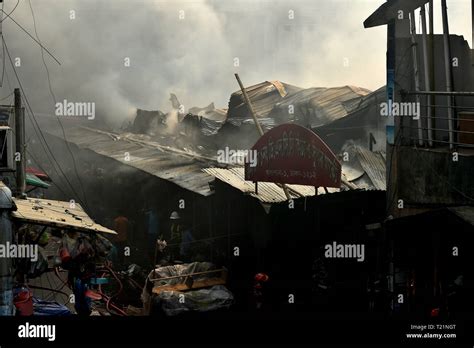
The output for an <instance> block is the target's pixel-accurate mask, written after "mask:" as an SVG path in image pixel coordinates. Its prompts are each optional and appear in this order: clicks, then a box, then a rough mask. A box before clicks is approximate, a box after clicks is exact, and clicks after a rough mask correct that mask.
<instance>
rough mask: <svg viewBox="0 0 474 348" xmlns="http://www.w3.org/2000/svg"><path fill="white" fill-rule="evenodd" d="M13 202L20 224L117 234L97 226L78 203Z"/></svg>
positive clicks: (20, 200)
mask: <svg viewBox="0 0 474 348" xmlns="http://www.w3.org/2000/svg"><path fill="white" fill-rule="evenodd" d="M13 201H14V202H15V204H16V206H17V210H16V211H12V217H13V219H14V220H17V221H20V222H24V223H29V224H34V225H41V226H49V227H55V228H61V229H68V230H73V231H78V232H99V233H109V234H117V233H116V232H114V231H113V230H111V229H108V228H106V227H104V226H102V225H99V224H96V223H95V222H94V221H93V220H92V219H91V218H90V217H89V216H88V215H87V213H86V212H85V211H84V210H83V209H82V207H81V206H80V205H79V204H78V203H74V204H71V203H70V202H62V201H54V200H49V199H39V198H26V199H20V198H13Z"/></svg>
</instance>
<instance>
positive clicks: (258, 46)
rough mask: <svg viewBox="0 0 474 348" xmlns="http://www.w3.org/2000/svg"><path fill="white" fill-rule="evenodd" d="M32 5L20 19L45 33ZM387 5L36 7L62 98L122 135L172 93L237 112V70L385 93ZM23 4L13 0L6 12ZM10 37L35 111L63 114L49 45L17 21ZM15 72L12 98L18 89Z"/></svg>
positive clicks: (364, 0) (139, 1)
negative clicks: (380, 13) (375, 22)
mask: <svg viewBox="0 0 474 348" xmlns="http://www.w3.org/2000/svg"><path fill="white" fill-rule="evenodd" d="M28 1H29V0H22V1H20V4H19V6H18V8H17V9H16V10H15V12H14V13H13V14H12V16H13V17H14V18H15V20H17V21H18V22H19V23H20V24H22V25H23V26H24V27H25V28H26V29H27V30H28V31H29V32H30V33H32V34H33V35H34V28H33V20H32V15H31V11H30V7H29V3H28ZM383 2H384V1H383V0H371V1H368V0H359V1H354V0H336V1H314V0H300V1H273V0H272V1H270V0H236V1H224V0H215V1H194V0H193V1H185V0H182V1H172V0H161V1H154V0H127V1H123V0H113V1H112V0H96V1H93V0H61V1H57V0H41V1H39V0H31V3H32V6H33V9H34V12H35V17H36V24H37V30H38V34H39V36H40V39H41V41H42V42H43V44H44V45H45V46H46V47H47V48H48V49H49V50H50V51H51V52H53V53H54V54H55V56H57V58H58V59H59V60H60V61H61V63H62V65H61V66H58V65H57V64H56V63H55V62H54V61H53V60H52V59H51V58H50V57H49V56H48V55H47V54H45V59H46V63H47V65H48V67H49V71H50V76H51V83H52V87H53V90H54V93H55V94H56V99H57V100H58V101H63V100H64V99H66V100H68V101H72V102H95V103H96V114H97V118H98V120H99V121H101V120H102V121H107V122H108V123H110V124H112V125H113V126H115V127H117V126H119V125H120V124H121V123H122V122H123V121H124V120H125V119H127V118H128V117H131V116H132V115H133V114H134V110H135V108H142V109H155V110H156V109H161V110H163V111H168V110H169V109H170V102H169V95H170V93H175V94H176V95H177V96H178V97H179V99H180V101H181V102H182V103H183V105H184V106H185V108H186V109H189V108H190V107H192V106H205V105H207V104H209V103H210V102H212V101H213V102H215V104H216V107H226V106H227V102H228V98H229V96H230V93H231V92H233V91H235V90H237V89H238V85H237V83H236V81H235V78H234V76H233V73H234V72H238V73H239V74H240V76H241V78H242V80H243V82H244V84H245V85H251V84H254V83H258V82H261V81H264V80H281V81H284V82H287V83H290V84H294V85H298V86H301V87H310V86H337V85H345V84H353V85H358V86H362V87H366V88H369V89H376V88H378V87H380V86H381V85H383V84H384V78H385V77H384V75H385V74H384V71H385V43H386V37H385V35H386V34H385V33H386V29H385V28H384V27H379V28H372V29H364V28H363V25H362V22H363V20H364V19H365V18H366V17H367V16H368V15H370V13H372V11H373V10H375V9H376V8H377V7H378V6H379V5H380V4H381V3H383ZM15 3H16V0H6V4H5V11H6V12H10V10H11V9H12V8H13V7H14V5H15ZM72 17H74V18H72ZM3 32H4V34H5V39H6V42H7V45H8V47H9V49H10V53H11V54H12V55H13V58H14V57H19V58H20V59H21V66H20V67H19V68H18V71H19V74H20V77H21V79H22V81H23V85H24V87H25V89H26V92H27V94H28V97H29V99H30V102H31V103H32V106H33V107H34V109H35V111H37V112H41V113H50V114H52V113H54V103H53V100H52V97H51V95H50V93H49V89H48V82H47V77H46V72H45V69H44V66H43V63H42V60H41V51H40V48H39V46H38V45H37V44H35V43H34V42H33V41H32V40H31V39H30V38H29V37H27V35H26V34H25V33H24V32H22V31H21V29H19V28H18V27H17V26H16V25H15V24H14V23H13V22H12V21H11V20H9V19H6V20H5V21H4V22H3ZM127 63H129V66H126V65H127ZM237 63H238V64H237ZM236 65H238V66H236ZM7 71H8V80H9V82H10V86H9V85H8V84H7V83H4V86H3V88H2V90H3V91H2V94H1V96H5V95H7V94H8V93H9V92H10V91H11V89H10V88H12V87H13V86H14V85H16V82H15V79H14V75H13V73H12V70H11V69H7Z"/></svg>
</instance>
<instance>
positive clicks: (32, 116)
mask: <svg viewBox="0 0 474 348" xmlns="http://www.w3.org/2000/svg"><path fill="white" fill-rule="evenodd" d="M2 39H3V42H4V43H5V49H6V51H7V55H8V58H9V61H10V64H11V66H12V69H13V72H14V73H15V77H16V79H17V81H18V84H19V86H20V90H21V92H22V94H23V97H24V99H25V102H26V106H27V108H26V111H27V115H28V117H29V119H30V121H31V122H32V123H33V129H34V131H35V133H36V135H37V137H38V139H39V140H40V144H41V146H42V147H43V150H44V151H45V153H46V155H47V157H48V159H49V160H50V161H51V158H52V160H53V161H54V162H55V163H56V166H57V167H58V169H59V171H60V172H61V174H62V175H63V177H64V180H65V181H66V182H67V183H68V185H69V187H70V189H71V192H73V194H74V195H75V196H76V197H77V199H78V200H79V201H80V202H81V203H83V201H82V200H81V198H80V196H79V195H78V194H77V192H76V190H75V189H74V186H73V185H72V184H71V182H70V181H69V179H68V178H67V176H66V174H65V173H64V171H63V170H62V168H61V166H60V165H59V163H58V161H57V159H56V157H55V156H54V153H53V151H52V150H51V148H50V146H49V144H48V142H47V141H46V138H45V136H44V134H43V132H42V130H41V127H40V126H39V124H38V121H37V120H36V117H35V114H34V112H33V109H32V108H31V105H30V103H29V101H28V97H27V95H26V93H25V90H24V89H23V85H22V83H21V80H20V77H19V76H18V73H17V71H16V69H15V65H14V64H13V60H12V58H11V55H10V51H9V50H8V45H7V42H6V40H5V35H2ZM35 126H36V127H35ZM41 139H42V140H43V142H44V144H43V143H42V142H41ZM45 146H46V148H45ZM46 149H47V150H46ZM48 153H49V155H50V156H51V158H49V156H48ZM51 164H52V167H53V169H54V170H55V171H56V173H57V174H58V176H59V177H61V175H60V174H59V172H58V171H57V169H56V167H55V165H54V164H53V162H52V161H51ZM84 206H85V204H84Z"/></svg>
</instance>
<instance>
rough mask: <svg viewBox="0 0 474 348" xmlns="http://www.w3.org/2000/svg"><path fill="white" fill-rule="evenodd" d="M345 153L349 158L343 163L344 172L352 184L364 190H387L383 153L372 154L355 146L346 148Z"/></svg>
mask: <svg viewBox="0 0 474 348" xmlns="http://www.w3.org/2000/svg"><path fill="white" fill-rule="evenodd" d="M343 152H346V153H347V156H348V157H349V158H348V160H347V161H342V172H343V174H344V175H345V176H346V178H347V179H348V180H349V181H350V182H351V183H353V184H355V185H356V186H357V187H359V188H362V189H369V190H373V189H376V190H385V189H386V185H387V184H386V180H385V177H386V170H385V157H384V156H385V154H384V153H383V152H372V151H369V150H368V149H366V148H363V147H361V146H359V145H355V144H351V145H349V146H346V147H344V148H343Z"/></svg>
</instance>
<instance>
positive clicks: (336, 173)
mask: <svg viewBox="0 0 474 348" xmlns="http://www.w3.org/2000/svg"><path fill="white" fill-rule="evenodd" d="M251 151H255V152H253V153H256V159H257V161H256V164H255V163H251V162H250V161H248V163H246V164H245V179H246V180H249V181H254V182H260V181H264V182H274V183H280V184H299V185H309V186H316V187H319V186H322V187H336V188H339V187H340V186H341V164H340V163H339V160H338V159H337V157H336V155H334V153H333V152H332V151H331V149H330V148H329V147H328V146H327V145H326V144H325V143H324V142H323V141H322V140H321V139H320V138H319V137H318V136H317V135H316V133H314V132H313V131H311V130H309V129H307V128H304V127H301V126H298V125H296V124H283V125H280V126H278V127H275V128H273V129H272V130H271V131H269V132H267V133H265V134H264V135H263V136H262V137H260V139H259V140H258V141H257V142H256V143H255V145H254V146H253V147H252V149H251ZM254 156H255V155H254Z"/></svg>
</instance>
